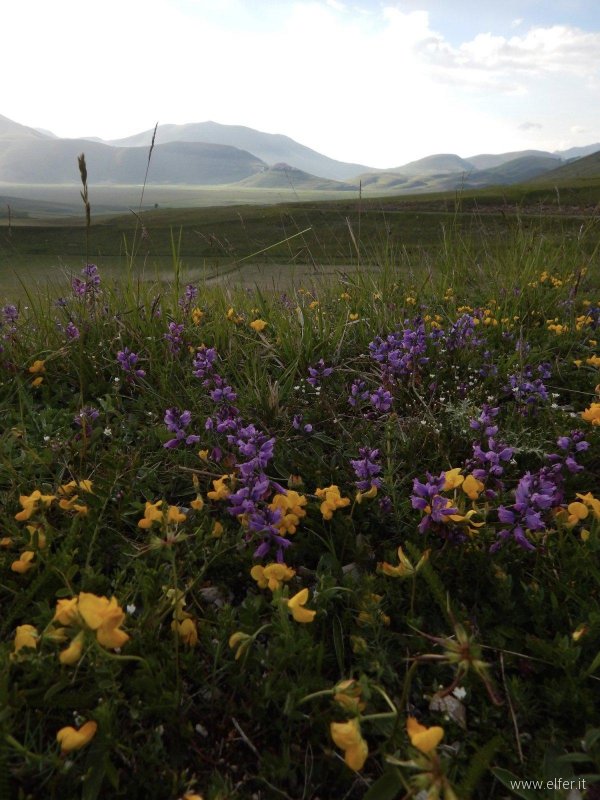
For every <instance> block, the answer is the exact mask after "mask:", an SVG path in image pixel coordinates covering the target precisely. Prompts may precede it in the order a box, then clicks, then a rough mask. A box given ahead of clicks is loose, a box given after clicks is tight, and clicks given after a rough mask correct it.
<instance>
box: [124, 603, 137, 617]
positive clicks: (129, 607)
mask: <svg viewBox="0 0 600 800" xmlns="http://www.w3.org/2000/svg"><path fill="white" fill-rule="evenodd" d="M125 610H126V611H127V613H128V614H135V612H136V606H135V603H129V605H127V606H125Z"/></svg>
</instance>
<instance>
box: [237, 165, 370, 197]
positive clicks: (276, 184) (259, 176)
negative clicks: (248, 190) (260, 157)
mask: <svg viewBox="0 0 600 800" xmlns="http://www.w3.org/2000/svg"><path fill="white" fill-rule="evenodd" d="M237 185H238V186H249V187H253V188H255V189H291V190H295V189H305V190H306V189H310V190H311V191H317V192H335V191H338V192H339V191H353V192H355V191H357V190H358V184H356V185H353V184H350V183H342V182H341V181H332V180H328V179H327V178H318V177H317V176H316V175H310V174H309V173H308V172H304V171H303V170H301V169H296V168H295V167H291V166H290V165H289V164H284V163H281V164H273V166H271V167H267V168H266V169H264V170H263V171H262V172H257V173H256V174H255V175H251V176H250V177H249V178H244V179H243V180H241V181H239V183H238V184H237Z"/></svg>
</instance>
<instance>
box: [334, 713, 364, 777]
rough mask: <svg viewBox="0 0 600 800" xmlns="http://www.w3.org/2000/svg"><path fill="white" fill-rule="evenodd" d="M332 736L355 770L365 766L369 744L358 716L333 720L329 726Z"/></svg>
mask: <svg viewBox="0 0 600 800" xmlns="http://www.w3.org/2000/svg"><path fill="white" fill-rule="evenodd" d="M329 730H330V733H331V738H332V739H333V741H334V742H335V744H336V745H337V746H338V747H339V748H340V750H343V751H344V761H345V762H346V764H347V765H348V766H349V767H350V769H353V770H354V771H355V772H358V771H359V770H360V769H362V768H363V766H364V763H365V761H366V760H367V756H368V755H369V746H368V745H367V743H366V741H365V740H364V739H363V737H362V734H361V732H360V723H359V721H358V719H356V717H355V718H354V719H351V720H348V722H332V723H331V724H330V726H329Z"/></svg>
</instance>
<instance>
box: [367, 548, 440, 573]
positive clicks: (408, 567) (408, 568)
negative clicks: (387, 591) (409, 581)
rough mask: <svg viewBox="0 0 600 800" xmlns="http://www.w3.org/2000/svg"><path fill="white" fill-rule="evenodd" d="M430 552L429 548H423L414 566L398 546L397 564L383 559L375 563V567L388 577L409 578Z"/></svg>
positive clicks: (419, 567)
mask: <svg viewBox="0 0 600 800" xmlns="http://www.w3.org/2000/svg"><path fill="white" fill-rule="evenodd" d="M430 552H431V551H430V550H425V552H424V553H423V555H422V556H421V558H420V559H419V561H418V562H417V566H416V567H415V566H413V565H412V564H411V562H410V561H409V559H408V558H407V557H406V556H405V555H404V552H403V550H402V548H401V547H399V548H398V560H399V561H400V563H399V564H398V566H397V567H393V566H392V565H391V564H388V563H387V561H383V562H382V563H380V564H378V565H377V569H378V570H379V571H380V572H383V574H384V575H387V576H388V577H390V578H409V577H412V576H413V575H416V574H417V572H418V571H419V570H420V569H421V567H422V566H423V564H424V563H425V562H426V561H427V559H428V558H429V553H430Z"/></svg>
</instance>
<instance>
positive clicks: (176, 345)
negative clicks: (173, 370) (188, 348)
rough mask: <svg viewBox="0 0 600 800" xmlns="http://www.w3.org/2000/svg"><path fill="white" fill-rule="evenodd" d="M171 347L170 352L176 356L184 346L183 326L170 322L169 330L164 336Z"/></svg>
mask: <svg viewBox="0 0 600 800" xmlns="http://www.w3.org/2000/svg"><path fill="white" fill-rule="evenodd" d="M163 335H164V338H165V339H166V340H167V343H168V346H169V352H170V353H171V354H172V355H174V356H176V355H177V354H178V353H179V351H180V350H181V347H182V345H183V324H182V323H177V322H169V330H168V331H167V333H165V334H163Z"/></svg>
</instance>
